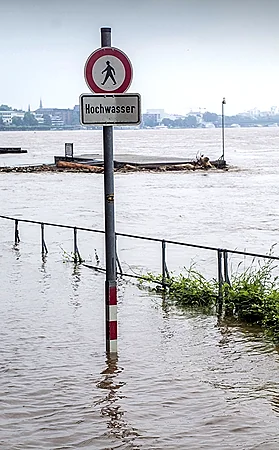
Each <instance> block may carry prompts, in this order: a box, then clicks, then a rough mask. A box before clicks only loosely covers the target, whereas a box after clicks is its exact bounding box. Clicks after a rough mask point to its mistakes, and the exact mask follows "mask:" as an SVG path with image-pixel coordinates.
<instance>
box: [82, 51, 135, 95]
mask: <svg viewBox="0 0 279 450" xmlns="http://www.w3.org/2000/svg"><path fill="white" fill-rule="evenodd" d="M132 72H133V69H132V65H131V62H130V60H129V58H128V57H127V55H125V53H123V52H122V51H121V50H119V49H118V48H115V47H102V48H99V49H98V50H95V51H94V52H93V53H92V54H91V55H90V56H89V58H88V59H87V61H86V64H85V68H84V76H85V80H86V83H87V85H88V87H89V89H90V90H91V91H92V92H94V93H98V94H104V93H106V92H108V93H111V94H113V93H118V94H122V93H124V92H126V91H127V89H128V88H129V86H130V84H131V81H132Z"/></svg>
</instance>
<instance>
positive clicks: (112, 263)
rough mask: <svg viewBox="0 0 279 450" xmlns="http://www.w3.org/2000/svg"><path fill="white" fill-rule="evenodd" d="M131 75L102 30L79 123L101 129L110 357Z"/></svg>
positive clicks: (134, 113) (136, 116)
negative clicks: (120, 136) (121, 130)
mask: <svg viewBox="0 0 279 450" xmlns="http://www.w3.org/2000/svg"><path fill="white" fill-rule="evenodd" d="M132 74H133V69H132V65H131V62H130V60H129V58H128V57H127V55H125V53H123V52H122V51H121V50H119V49H118V48H115V47H112V46H111V28H101V48H99V49H97V50H95V51H94V52H93V53H91V55H90V56H89V57H88V59H87V61H86V63H85V67H84V77H85V80H86V83H87V86H88V87H89V89H90V90H91V91H92V92H93V94H82V95H81V96H80V121H81V123H82V124H83V125H89V126H90V125H95V124H97V125H103V151H104V201H105V255H106V281H105V311H106V351H107V353H108V354H110V355H111V354H116V353H117V282H116V238H115V213H114V161H113V125H137V124H139V123H140V117H141V113H140V95H139V94H125V92H126V91H127V89H128V88H129V86H130V84H131V81H132Z"/></svg>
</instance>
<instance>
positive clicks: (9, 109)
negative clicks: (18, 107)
mask: <svg viewBox="0 0 279 450" xmlns="http://www.w3.org/2000/svg"><path fill="white" fill-rule="evenodd" d="M11 109H12V108H11V107H10V106H8V105H0V111H11Z"/></svg>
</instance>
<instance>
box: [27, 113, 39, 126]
mask: <svg viewBox="0 0 279 450" xmlns="http://www.w3.org/2000/svg"><path fill="white" fill-rule="evenodd" d="M23 125H25V126H27V127H36V126H37V125H38V121H37V119H35V116H34V114H32V113H31V112H26V113H25V114H24V118H23Z"/></svg>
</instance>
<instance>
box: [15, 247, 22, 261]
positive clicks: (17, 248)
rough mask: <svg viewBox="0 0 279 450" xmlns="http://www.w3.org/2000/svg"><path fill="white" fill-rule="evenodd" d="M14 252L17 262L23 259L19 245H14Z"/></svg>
mask: <svg viewBox="0 0 279 450" xmlns="http://www.w3.org/2000/svg"><path fill="white" fill-rule="evenodd" d="M13 251H14V252H13V253H14V255H15V257H16V260H19V259H20V257H21V253H20V248H19V244H14V245H13Z"/></svg>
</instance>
